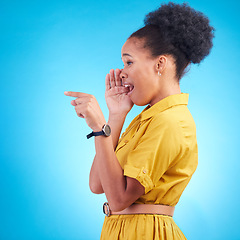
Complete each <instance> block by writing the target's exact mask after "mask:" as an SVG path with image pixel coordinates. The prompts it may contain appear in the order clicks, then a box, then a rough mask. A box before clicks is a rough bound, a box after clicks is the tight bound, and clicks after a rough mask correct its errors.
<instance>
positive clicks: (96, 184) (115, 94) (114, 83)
mask: <svg viewBox="0 0 240 240" xmlns="http://www.w3.org/2000/svg"><path fill="white" fill-rule="evenodd" d="M120 73H121V71H120V70H119V69H116V77H115V75H114V70H113V69H112V70H110V74H107V76H106V93H105V98H106V102H107V106H108V109H109V119H108V124H109V125H110V127H111V130H112V133H111V136H112V143H113V146H114V149H116V147H117V144H118V140H119V137H120V134H121V131H122V127H123V124H124V121H125V118H126V116H127V114H128V112H129V111H130V110H131V108H132V106H133V103H132V101H131V100H130V98H129V97H128V95H127V94H126V93H127V92H128V90H127V89H126V88H125V87H123V86H122V83H121V79H120ZM109 82H110V83H111V87H110V85H109ZM96 157H97V156H96V155H95V157H94V160H93V164H92V167H91V171H90V176H89V186H90V189H91V191H92V192H93V193H96V194H101V193H104V191H103V188H102V184H101V181H100V178H99V174H98V169H97V167H96Z"/></svg>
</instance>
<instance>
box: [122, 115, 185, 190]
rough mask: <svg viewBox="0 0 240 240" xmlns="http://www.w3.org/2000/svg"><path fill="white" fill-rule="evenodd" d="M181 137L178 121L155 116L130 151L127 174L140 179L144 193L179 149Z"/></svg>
mask: <svg viewBox="0 0 240 240" xmlns="http://www.w3.org/2000/svg"><path fill="white" fill-rule="evenodd" d="M181 140H182V136H181V131H180V129H179V127H178V125H177V124H176V123H174V122H173V121H171V120H163V119H161V120H159V118H155V119H152V120H151V121H150V123H149V125H148V127H147V129H146V131H145V133H144V134H143V135H142V137H141V138H140V139H139V142H138V144H137V146H136V147H135V148H134V149H133V150H132V151H131V152H130V153H129V154H128V156H127V161H126V163H125V165H124V167H123V169H124V175H125V176H128V177H131V178H135V179H136V180H138V181H139V182H140V183H141V184H142V185H143V187H144V188H145V194H146V193H148V192H149V191H150V190H152V189H153V187H154V186H155V184H156V183H157V182H158V181H159V179H160V178H161V177H162V175H163V174H164V172H165V171H166V170H167V169H168V167H169V166H170V164H171V163H172V162H173V160H174V159H175V158H176V157H177V155H178V154H179V153H180V151H181V145H182V141H181Z"/></svg>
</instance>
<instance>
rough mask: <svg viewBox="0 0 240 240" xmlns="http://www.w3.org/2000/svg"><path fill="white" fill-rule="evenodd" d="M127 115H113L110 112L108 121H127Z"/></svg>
mask: <svg viewBox="0 0 240 240" xmlns="http://www.w3.org/2000/svg"><path fill="white" fill-rule="evenodd" d="M127 114H128V113H111V112H109V116H108V121H109V120H114V121H116V120H117V121H119V120H120V121H121V120H125V118H126V116H127Z"/></svg>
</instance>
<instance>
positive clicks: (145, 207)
mask: <svg viewBox="0 0 240 240" xmlns="http://www.w3.org/2000/svg"><path fill="white" fill-rule="evenodd" d="M174 209H175V207H173V206H167V205H160V204H136V203H134V204H132V205H131V206H129V207H127V208H125V209H124V210H122V211H119V212H113V211H111V209H110V207H109V204H108V203H107V202H105V203H104V204H103V213H104V214H105V215H106V216H107V217H109V216H110V215H124V214H160V215H167V216H171V217H172V216H173V213H174Z"/></svg>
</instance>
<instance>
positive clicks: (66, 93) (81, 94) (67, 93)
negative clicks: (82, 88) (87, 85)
mask: <svg viewBox="0 0 240 240" xmlns="http://www.w3.org/2000/svg"><path fill="white" fill-rule="evenodd" d="M64 94H65V95H66V96H69V97H84V96H87V95H88V94H86V93H82V92H72V91H65V92H64Z"/></svg>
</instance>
